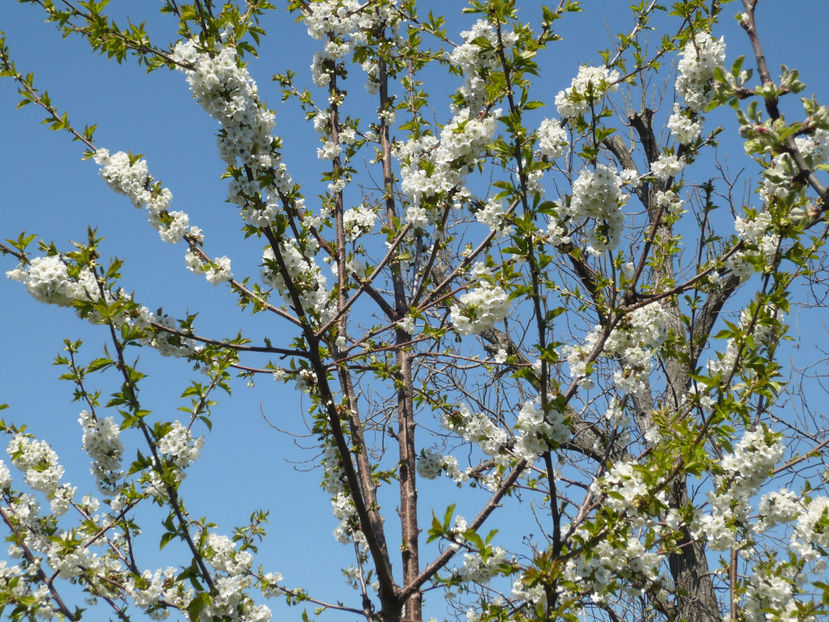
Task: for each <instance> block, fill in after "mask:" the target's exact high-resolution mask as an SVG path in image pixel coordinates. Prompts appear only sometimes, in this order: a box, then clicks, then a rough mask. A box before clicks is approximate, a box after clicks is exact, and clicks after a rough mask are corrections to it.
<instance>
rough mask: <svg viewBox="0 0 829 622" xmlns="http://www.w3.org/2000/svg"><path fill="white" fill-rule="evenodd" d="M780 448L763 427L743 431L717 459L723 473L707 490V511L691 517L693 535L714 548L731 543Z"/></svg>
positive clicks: (780, 445)
mask: <svg viewBox="0 0 829 622" xmlns="http://www.w3.org/2000/svg"><path fill="white" fill-rule="evenodd" d="M783 452H784V448H783V444H782V443H781V442H780V438H779V437H778V435H775V434H772V433H771V432H769V431H768V430H765V429H763V428H757V429H756V430H749V431H747V432H746V433H745V434H744V436H743V438H742V439H740V442H739V443H737V446H736V447H735V448H734V452H733V453H730V454H728V455H726V456H725V457H724V458H723V459H722V460H721V461H720V465H721V466H722V469H723V473H722V474H720V475H718V476H717V477H716V478H715V479H714V490H713V491H711V492H710V493H709V494H708V501H709V503H710V504H711V512H710V513H709V514H705V515H703V516H700V517H697V518H696V519H695V523H694V531H693V533H694V537H696V538H707V540H708V546H709V547H711V549H713V550H715V551H725V550H728V549H730V548H732V547H733V546H735V544H736V542H737V528H738V526H739V525H741V524H745V523H746V522H747V518H748V512H749V500H750V498H751V497H752V496H753V495H754V494H756V493H757V491H758V490H759V489H760V486H762V485H763V483H764V482H765V481H766V480H767V479H768V477H769V475H770V474H771V470H772V469H773V468H774V466H775V465H776V464H777V463H778V462H779V461H780V459H781V458H782V457H783Z"/></svg>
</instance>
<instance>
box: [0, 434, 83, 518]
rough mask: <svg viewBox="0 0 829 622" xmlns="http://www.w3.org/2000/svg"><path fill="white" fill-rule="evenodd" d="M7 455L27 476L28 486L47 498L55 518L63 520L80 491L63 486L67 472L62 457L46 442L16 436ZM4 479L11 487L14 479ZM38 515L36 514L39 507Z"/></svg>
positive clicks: (8, 447)
mask: <svg viewBox="0 0 829 622" xmlns="http://www.w3.org/2000/svg"><path fill="white" fill-rule="evenodd" d="M6 453H8V454H9V458H11V461H12V464H13V465H14V466H15V467H17V468H18V469H19V470H20V471H22V472H23V473H24V481H25V482H26V484H27V485H29V486H31V487H32V488H33V489H34V490H39V491H40V492H42V493H44V494H45V495H46V498H47V499H49V503H50V507H51V510H52V513H53V514H55V515H57V516H60V515H61V514H64V513H65V512H66V510H68V509H69V505H70V503H71V502H72V499H73V497H74V496H75V492H76V490H77V489H76V488H75V487H74V486H70V485H69V484H61V483H60V478H61V477H63V473H64V469H63V467H62V466H61V465H60V463H59V462H58V455H57V454H56V453H55V452H54V451H53V450H52V448H51V447H49V445H48V444H47V443H46V441H37V440H35V439H33V438H31V437H29V436H24V435H22V434H16V435H15V436H13V437H12V439H11V440H10V441H9V444H8V446H7V447H6ZM4 469H5V467H4ZM5 470H6V471H7V469H5ZM3 476H4V477H3V479H4V480H5V479H8V483H9V485H10V484H11V477H10V476H8V478H7V477H6V474H5V473H3ZM35 505H36V504H35ZM34 511H35V514H36V513H37V511H39V507H38V508H37V509H35V510H34ZM32 518H35V517H32Z"/></svg>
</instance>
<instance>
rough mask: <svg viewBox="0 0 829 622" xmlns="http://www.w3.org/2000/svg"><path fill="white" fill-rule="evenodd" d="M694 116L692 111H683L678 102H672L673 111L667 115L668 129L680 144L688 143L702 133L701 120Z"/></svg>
mask: <svg viewBox="0 0 829 622" xmlns="http://www.w3.org/2000/svg"><path fill="white" fill-rule="evenodd" d="M695 117H696V115H694V113H693V112H691V111H684V110H682V108H681V107H680V105H679V104H676V103H675V104H674V109H673V112H672V113H671V116H670V117H668V129H670V130H671V136H672V137H673V139H674V140H675V141H676V142H678V143H679V144H680V145H690V144H691V143H693V142H694V141H696V139H697V138H699V136H700V134H701V133H702V121H701V120H700V119H697V118H695Z"/></svg>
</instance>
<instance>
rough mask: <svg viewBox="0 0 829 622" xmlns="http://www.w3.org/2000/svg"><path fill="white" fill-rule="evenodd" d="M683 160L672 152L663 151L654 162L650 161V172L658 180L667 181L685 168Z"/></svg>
mask: <svg viewBox="0 0 829 622" xmlns="http://www.w3.org/2000/svg"><path fill="white" fill-rule="evenodd" d="M685 164H686V162H685V160H684V159H683V158H679V157H677V156H676V155H674V154H672V153H663V154H662V155H660V156H659V158H657V159H656V160H655V161H654V162H652V163H651V173H653V176H654V177H656V178H657V179H658V180H659V181H667V180H668V179H670V178H671V177H676V176H677V175H679V174H680V173H681V172H682V169H684V168H685Z"/></svg>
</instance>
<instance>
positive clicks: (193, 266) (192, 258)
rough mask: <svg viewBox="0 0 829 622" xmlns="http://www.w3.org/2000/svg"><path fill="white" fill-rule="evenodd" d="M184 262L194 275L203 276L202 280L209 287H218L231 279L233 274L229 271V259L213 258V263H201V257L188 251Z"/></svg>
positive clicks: (224, 257)
mask: <svg viewBox="0 0 829 622" xmlns="http://www.w3.org/2000/svg"><path fill="white" fill-rule="evenodd" d="M184 262H185V264H186V266H187V269H188V270H190V272H194V273H195V274H204V278H205V279H206V280H207V282H208V283H210V284H211V285H218V284H219V283H225V282H227V281H229V280H230V279H232V278H233V272H232V270H231V269H230V258H229V257H226V256H223V257H215V258H214V259H213V261H211V262H206V261H203V260H202V258H201V255H199V254H198V253H197V252H195V251H194V250H192V249H190V250H188V251H187V253H186V254H185V256H184Z"/></svg>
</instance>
